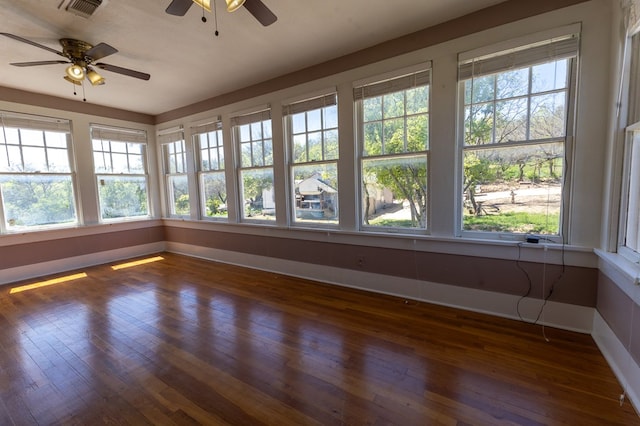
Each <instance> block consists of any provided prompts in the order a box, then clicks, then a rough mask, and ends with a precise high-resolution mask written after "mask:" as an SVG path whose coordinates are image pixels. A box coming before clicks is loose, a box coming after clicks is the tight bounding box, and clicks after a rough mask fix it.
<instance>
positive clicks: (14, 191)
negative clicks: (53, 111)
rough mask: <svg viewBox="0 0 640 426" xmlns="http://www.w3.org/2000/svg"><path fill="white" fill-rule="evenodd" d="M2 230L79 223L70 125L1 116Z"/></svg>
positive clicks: (60, 121)
mask: <svg viewBox="0 0 640 426" xmlns="http://www.w3.org/2000/svg"><path fill="white" fill-rule="evenodd" d="M0 121H1V124H2V132H1V133H0V201H1V205H2V209H1V210H0V217H1V219H2V221H1V223H0V231H3V232H5V231H20V230H25V229H34V228H37V227H42V226H60V225H69V224H77V222H78V218H77V213H76V201H75V200H76V198H75V195H74V183H73V161H72V158H73V156H72V151H71V135H70V123H69V121H67V120H60V119H53V118H46V117H38V116H31V115H23V114H14V113H4V112H0Z"/></svg>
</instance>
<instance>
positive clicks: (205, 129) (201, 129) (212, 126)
mask: <svg viewBox="0 0 640 426" xmlns="http://www.w3.org/2000/svg"><path fill="white" fill-rule="evenodd" d="M217 130H222V122H221V121H214V122H211V123H206V124H201V125H198V126H194V127H192V128H191V134H192V135H201V134H203V133H209V132H215V131H217Z"/></svg>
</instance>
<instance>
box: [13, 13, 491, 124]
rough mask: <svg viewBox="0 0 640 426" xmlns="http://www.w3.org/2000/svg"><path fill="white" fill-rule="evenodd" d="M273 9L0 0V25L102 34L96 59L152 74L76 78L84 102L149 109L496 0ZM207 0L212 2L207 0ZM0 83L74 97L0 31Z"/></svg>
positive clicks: (57, 72)
mask: <svg viewBox="0 0 640 426" xmlns="http://www.w3.org/2000/svg"><path fill="white" fill-rule="evenodd" d="M263 1H264V2H265V4H266V5H267V6H269V8H270V9H271V10H272V11H273V12H274V13H275V14H276V15H277V16H278V21H277V22H275V23H274V24H273V25H271V26H269V27H263V26H261V25H260V24H259V23H258V22H257V21H256V20H255V19H254V18H253V16H251V15H250V14H249V13H248V12H247V11H246V10H245V9H244V8H242V9H240V10H238V11H236V12H234V13H228V12H226V10H225V8H224V6H225V3H224V0H216V1H215V4H216V10H217V27H218V31H219V33H220V34H219V36H218V37H216V36H215V35H214V31H215V28H216V25H215V21H216V19H215V17H214V15H213V14H212V13H207V14H206V15H205V16H206V17H207V22H206V23H203V22H202V20H201V18H202V9H200V8H199V7H197V6H196V5H194V6H193V7H191V9H190V10H189V12H188V13H187V14H186V15H185V16H184V17H176V16H171V15H168V14H166V13H165V9H166V7H167V6H168V5H169V3H170V0H136V1H125V0H103V3H102V5H101V6H100V7H99V8H98V9H97V11H96V12H95V13H94V14H93V15H92V16H91V17H89V18H84V17H80V16H77V15H74V14H72V13H70V12H68V11H66V10H64V9H65V6H66V5H67V3H68V2H69V0H0V5H1V6H2V7H0V21H1V22H2V23H3V24H2V29H1V31H2V32H7V33H12V34H15V35H18V36H20V37H23V38H27V39H29V40H32V41H35V42H37V43H40V44H43V45H45V46H48V47H51V48H53V49H56V50H60V44H59V42H58V39H60V38H77V39H81V40H84V41H86V42H89V43H91V44H94V45H95V44H97V43H99V42H105V43H108V44H110V45H111V46H113V47H115V48H116V49H118V50H119V52H118V53H116V54H114V55H112V56H109V57H107V58H104V59H102V60H101V62H106V63H109V64H112V65H117V66H121V67H125V68H130V69H134V70H138V71H142V72H145V73H149V74H151V79H150V80H149V81H143V80H138V79H135V78H131V77H126V76H122V75H119V74H115V73H111V72H108V71H102V70H99V72H100V73H101V74H102V75H103V76H104V77H105V78H106V84H105V85H103V86H97V87H93V86H91V85H90V84H85V96H86V98H87V101H88V102H90V103H93V104H97V105H104V106H109V107H115V108H121V109H125V110H130V111H136V112H140V113H146V114H151V115H156V114H160V113H163V112H166V111H170V110H173V109H176V108H180V107H183V106H186V105H190V104H192V103H195V102H198V101H202V100H204V99H208V98H211V97H214V96H217V95H220V94H224V93H228V92H231V91H234V90H238V89H241V88H243V87H247V86H250V85H252V84H255V83H259V82H262V81H265V80H269V79H271V78H274V77H278V76H280V75H283V74H286V73H289V72H292V71H296V70H299V69H302V68H305V67H308V66H311V65H313V64H318V63H321V62H324V61H327V60H329V59H332V58H335V57H339V56H342V55H345V54H348V53H351V52H354V51H357V50H360V49H363V48H366V47H369V46H373V45H376V44H378V43H380V42H382V41H385V40H389V39H392V38H396V37H399V36H402V35H405V34H409V33H412V32H415V31H417V30H420V29H423V28H426V27H429V26H432V25H434V24H437V23H440V22H444V21H448V20H450V19H453V18H456V17H458V16H462V15H465V14H467V13H470V12H473V11H476V10H479V9H482V8H485V7H487V6H490V5H493V4H496V3H500V2H501V1H502V0H349V1H344V0H263ZM212 3H213V2H212ZM0 52H2V53H1V56H0V85H2V86H5V87H10V88H15V89H21V90H27V91H30V92H35V93H41V94H46V95H52V96H57V97H63V98H69V99H77V100H79V101H81V100H82V89H81V88H79V87H78V95H75V96H74V94H73V89H74V87H73V85H72V84H70V83H69V82H67V81H65V80H63V78H62V76H63V75H64V69H65V67H66V66H65V65H64V64H56V65H44V66H38V67H15V66H11V65H9V63H10V62H26V61H45V60H56V59H61V58H60V57H59V56H56V55H55V54H53V53H50V52H47V51H46V50H43V49H39V48H37V47H34V46H30V45H28V44H24V43H20V42H18V41H15V40H13V39H10V38H7V37H0Z"/></svg>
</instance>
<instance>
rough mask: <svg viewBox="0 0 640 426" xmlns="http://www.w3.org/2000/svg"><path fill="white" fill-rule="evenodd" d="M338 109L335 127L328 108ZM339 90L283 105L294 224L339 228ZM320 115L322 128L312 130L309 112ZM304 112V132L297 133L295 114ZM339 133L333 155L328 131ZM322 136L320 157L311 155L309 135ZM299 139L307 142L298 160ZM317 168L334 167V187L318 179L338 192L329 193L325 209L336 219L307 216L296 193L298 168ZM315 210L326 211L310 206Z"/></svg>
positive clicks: (298, 114)
mask: <svg viewBox="0 0 640 426" xmlns="http://www.w3.org/2000/svg"><path fill="white" fill-rule="evenodd" d="M329 107H335V108H336V122H335V126H334V127H328V123H327V120H326V113H327V111H326V108H329ZM337 108H338V93H337V92H336V91H335V89H334V91H332V92H331V93H326V94H322V95H320V96H313V97H310V98H306V99H304V100H300V101H295V102H289V103H287V104H286V105H284V106H283V108H282V116H283V121H284V133H285V140H286V141H287V146H288V160H289V161H288V164H289V182H290V191H289V194H290V197H291V198H290V200H289V205H290V207H291V211H290V212H289V214H290V217H291V223H292V224H293V225H294V226H305V227H312V228H337V227H338V226H339V220H340V219H339V210H338V209H339V201H338V161H339V156H340V155H339V150H340V149H339V146H340V145H339V144H340V140H339V137H340V136H339V128H338V112H337ZM310 113H318V114H320V123H319V124H320V127H319V128H318V129H314V130H309V114H310ZM302 114H304V115H303V117H304V121H305V125H304V131H301V132H296V133H294V123H293V119H294V116H298V117H300V116H301V115H302ZM328 132H335V133H336V147H335V148H336V152H335V155H330V152H329V151H328V148H327V142H328V141H327V140H326V133H328ZM313 134H319V135H320V140H319V143H320V158H309V147H310V143H311V142H310V140H309V135H313ZM296 138H304V140H305V142H304V145H305V156H306V159H305V160H301V161H296V158H295V141H296ZM316 167H317V168H318V169H325V168H327V167H329V168H331V167H333V168H334V169H335V174H336V182H335V184H334V185H335V186H334V187H332V186H331V185H329V184H328V183H327V182H324V181H322V182H319V184H320V185H323V186H325V185H326V189H327V190H328V191H335V193H334V195H329V197H330V205H328V206H325V207H328V208H329V209H328V210H327V209H325V210H326V211H333V218H332V219H330V220H326V221H324V220H323V219H322V218H318V219H315V218H314V217H313V216H311V217H305V216H304V213H309V212H306V211H305V210H307V209H302V208H301V206H299V205H298V204H299V203H304V201H302V199H301V197H302V196H301V195H299V194H298V193H297V192H296V185H297V183H296V181H295V170H296V169H300V168H316ZM309 210H314V212H313V213H314V214H316V213H317V214H324V213H325V212H319V211H317V210H322V209H309Z"/></svg>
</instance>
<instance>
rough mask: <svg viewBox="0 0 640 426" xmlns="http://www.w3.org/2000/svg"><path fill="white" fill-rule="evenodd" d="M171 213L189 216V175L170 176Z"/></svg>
mask: <svg viewBox="0 0 640 426" xmlns="http://www.w3.org/2000/svg"><path fill="white" fill-rule="evenodd" d="M167 184H168V186H169V198H170V200H169V201H170V203H169V213H170V214H172V215H177V216H189V211H190V209H189V184H188V182H187V175H180V176H169V177H168V179H167Z"/></svg>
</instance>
